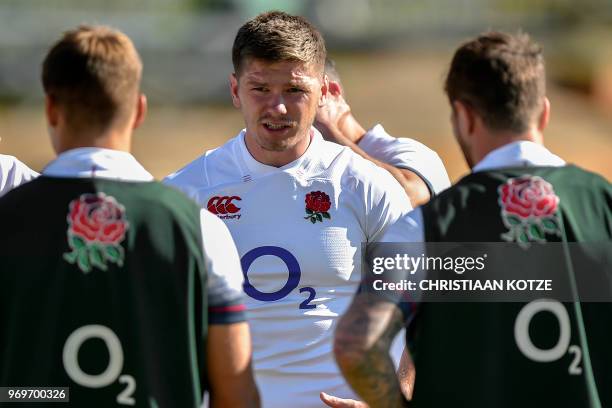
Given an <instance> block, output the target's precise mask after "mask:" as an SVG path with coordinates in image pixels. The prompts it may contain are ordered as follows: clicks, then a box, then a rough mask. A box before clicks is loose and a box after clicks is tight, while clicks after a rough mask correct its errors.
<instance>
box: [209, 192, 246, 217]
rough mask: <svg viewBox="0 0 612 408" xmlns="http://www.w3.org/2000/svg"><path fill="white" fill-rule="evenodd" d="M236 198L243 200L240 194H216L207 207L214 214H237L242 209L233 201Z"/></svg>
mask: <svg viewBox="0 0 612 408" xmlns="http://www.w3.org/2000/svg"><path fill="white" fill-rule="evenodd" d="M234 200H238V201H242V198H240V197H238V196H231V197H229V196H223V197H221V196H215V197H211V199H210V200H208V205H207V206H206V207H207V208H208V211H210V212H211V213H213V214H235V213H237V212H238V211H240V208H239V207H236V205H235V204H233V203H232V201H234Z"/></svg>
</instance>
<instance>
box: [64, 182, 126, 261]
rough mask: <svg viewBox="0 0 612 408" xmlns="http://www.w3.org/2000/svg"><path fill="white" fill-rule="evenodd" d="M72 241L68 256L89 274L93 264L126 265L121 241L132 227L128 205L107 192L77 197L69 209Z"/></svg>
mask: <svg viewBox="0 0 612 408" xmlns="http://www.w3.org/2000/svg"><path fill="white" fill-rule="evenodd" d="M67 220H68V224H69V227H68V244H69V246H70V248H71V250H72V251H71V252H68V253H66V254H64V259H65V260H66V261H68V262H69V263H73V264H76V265H77V266H78V267H79V269H81V270H82V271H83V272H85V273H87V272H89V271H91V269H92V267H93V266H97V267H98V268H100V269H102V270H106V269H107V262H113V263H116V264H117V265H119V266H122V265H123V256H124V251H123V248H122V247H121V245H120V243H121V241H123V239H124V238H125V232H126V230H127V228H128V226H129V224H128V222H127V220H126V219H125V208H124V207H123V206H122V205H121V204H119V203H118V202H117V200H115V198H114V197H111V196H107V195H106V194H104V193H97V194H83V195H81V196H80V197H79V198H78V199H76V200H73V201H72V202H71V203H70V205H69V212H68V217H67Z"/></svg>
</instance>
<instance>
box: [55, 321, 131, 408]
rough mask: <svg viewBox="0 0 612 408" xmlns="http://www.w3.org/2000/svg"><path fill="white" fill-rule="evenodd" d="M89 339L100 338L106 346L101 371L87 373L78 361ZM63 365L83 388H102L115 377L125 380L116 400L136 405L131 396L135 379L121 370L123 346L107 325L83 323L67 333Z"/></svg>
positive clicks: (71, 377) (124, 403) (114, 379)
mask: <svg viewBox="0 0 612 408" xmlns="http://www.w3.org/2000/svg"><path fill="white" fill-rule="evenodd" d="M89 339H99V340H102V341H103V342H104V344H105V345H106V349H107V350H108V355H109V361H108V365H107V367H106V369H105V370H104V371H103V372H101V373H100V374H88V373H86V372H85V371H83V369H82V368H81V365H80V364H79V350H80V349H81V346H82V345H83V343H84V342H85V341H87V340H89ZM62 361H63V363H64V369H65V370H66V374H68V377H70V379H71V380H72V381H74V382H75V383H77V384H78V385H80V386H82V387H86V388H103V387H107V386H109V385H111V384H112V383H114V382H115V381H118V382H119V383H120V384H125V389H124V390H123V391H122V392H120V393H119V394H118V395H117V400H116V401H117V404H120V405H136V400H135V399H134V397H133V394H134V391H136V380H135V379H134V377H132V376H131V375H127V374H123V375H122V374H121V372H122V371H123V347H121V342H120V341H119V338H118V337H117V335H116V334H115V332H114V331H112V330H111V329H109V328H108V327H106V326H102V325H98V324H91V325H88V326H82V327H79V328H78V329H76V330H75V331H73V332H72V334H70V336H68V339H67V340H66V343H65V344H64V351H63V353H62Z"/></svg>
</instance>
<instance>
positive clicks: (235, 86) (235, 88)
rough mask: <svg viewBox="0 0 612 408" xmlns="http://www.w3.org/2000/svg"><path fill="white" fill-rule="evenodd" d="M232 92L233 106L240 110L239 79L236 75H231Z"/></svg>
mask: <svg viewBox="0 0 612 408" xmlns="http://www.w3.org/2000/svg"><path fill="white" fill-rule="evenodd" d="M229 81H230V92H231V94H232V104H233V105H234V107H235V108H237V109H240V97H239V96H238V77H236V74H235V73H232V74H230V76H229Z"/></svg>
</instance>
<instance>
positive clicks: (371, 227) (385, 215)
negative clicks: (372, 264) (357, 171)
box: [363, 159, 412, 242]
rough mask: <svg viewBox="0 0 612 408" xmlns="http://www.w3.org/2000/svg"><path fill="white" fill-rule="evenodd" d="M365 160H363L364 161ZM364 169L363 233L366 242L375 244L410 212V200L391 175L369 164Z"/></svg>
mask: <svg viewBox="0 0 612 408" xmlns="http://www.w3.org/2000/svg"><path fill="white" fill-rule="evenodd" d="M364 160H365V159H364ZM366 166H367V168H366V169H364V170H365V172H366V173H367V174H368V181H367V182H366V183H365V184H364V192H363V193H364V196H365V197H364V202H365V205H366V208H365V217H366V219H365V232H366V238H367V242H376V241H378V240H379V238H380V237H381V236H382V234H383V233H384V232H385V230H386V229H387V228H388V227H389V226H390V225H392V224H393V223H395V222H396V221H397V220H398V219H399V218H400V217H401V216H402V215H404V214H406V213H408V212H409V211H410V210H412V204H410V199H409V198H408V196H407V195H406V192H405V191H404V189H403V188H402V186H401V185H400V184H399V183H398V182H397V180H395V178H393V176H392V175H391V173H389V172H388V171H386V170H384V169H382V168H381V167H378V166H376V165H375V164H373V163H371V162H367V163H366Z"/></svg>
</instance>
